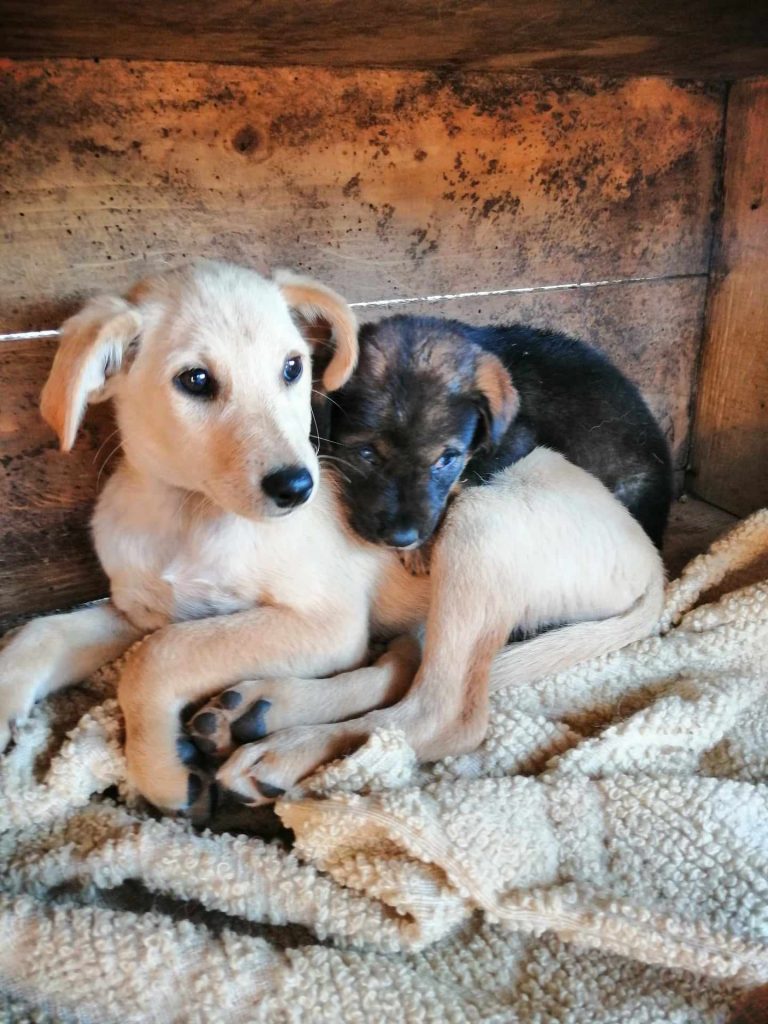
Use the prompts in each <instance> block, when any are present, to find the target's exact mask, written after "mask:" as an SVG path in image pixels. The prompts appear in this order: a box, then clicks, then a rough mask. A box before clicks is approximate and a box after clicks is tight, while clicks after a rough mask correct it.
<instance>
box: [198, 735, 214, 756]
mask: <svg viewBox="0 0 768 1024" xmlns="http://www.w3.org/2000/svg"><path fill="white" fill-rule="evenodd" d="M194 743H195V747H197V749H198V750H200V751H202V753H203V754H215V753H216V752H217V751H218V749H219V748H218V747H217V746H216V742H215V741H214V740H209V739H207V737H205V736H196V737H195V741H194Z"/></svg>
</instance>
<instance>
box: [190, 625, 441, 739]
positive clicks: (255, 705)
mask: <svg viewBox="0 0 768 1024" xmlns="http://www.w3.org/2000/svg"><path fill="white" fill-rule="evenodd" d="M420 660H421V648H420V647H419V644H418V642H417V641H416V640H415V639H414V638H412V637H410V636H401V637H398V638H397V639H396V640H394V641H393V642H392V643H391V644H390V646H389V648H388V650H387V651H386V653H384V654H383V655H382V656H381V657H380V658H379V659H378V660H377V661H376V662H375V663H374V664H372V665H368V666H367V667H365V668H358V669H354V670H353V671H352V672H343V673H341V675H337V676H332V677H331V678H330V679H297V678H295V677H294V678H290V679H249V680H246V681H244V682H242V683H237V685H236V686H233V687H231V688H230V689H228V690H225V691H224V692H223V693H220V694H218V696H216V697H214V698H213V700H211V701H209V702H208V703H207V704H205V705H204V706H203V707H202V708H201V709H200V711H198V712H197V714H196V715H195V716H194V718H192V720H191V721H190V722H189V725H188V726H187V732H188V733H189V734H190V735H191V736H192V738H193V739H194V741H195V743H196V745H197V747H198V749H199V750H202V751H204V752H205V753H206V754H209V755H211V756H214V757H223V756H225V755H227V754H229V753H231V751H232V750H234V748H235V747H237V746H239V745H240V744H242V743H251V742H252V741H253V740H260V739H263V738H264V737H265V736H267V735H269V734H270V733H273V732H278V731H279V730H280V729H288V728H291V727H292V726H296V725H320V724H322V723H325V722H342V721H344V719H346V718H352V717H353V716H355V715H362V714H365V713H366V712H367V711H372V710H374V709H375V708H382V707H386V706H387V705H390V704H393V703H394V702H395V701H397V700H400V699H401V698H402V697H403V696H404V695H405V693H406V692H407V690H408V687H409V686H410V684H411V683H412V681H413V677H414V675H415V674H416V670H417V669H418V667H419V661H420Z"/></svg>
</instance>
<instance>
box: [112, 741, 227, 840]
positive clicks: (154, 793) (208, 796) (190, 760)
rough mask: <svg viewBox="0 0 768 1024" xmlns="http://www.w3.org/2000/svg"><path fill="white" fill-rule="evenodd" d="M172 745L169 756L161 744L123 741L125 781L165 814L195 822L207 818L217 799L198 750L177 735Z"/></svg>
mask: <svg viewBox="0 0 768 1024" xmlns="http://www.w3.org/2000/svg"><path fill="white" fill-rule="evenodd" d="M175 748H176V749H175V756H172V755H171V754H169V753H166V752H165V751H164V750H163V749H160V748H156V749H150V748H148V747H146V746H145V745H144V744H139V743H135V742H134V743H131V742H128V743H126V748H125V756H126V767H127V779H128V783H129V785H131V786H133V787H134V788H135V789H136V790H138V792H139V793H140V794H141V796H142V797H144V799H145V800H147V801H148V802H149V803H151V804H152V805H153V806H154V807H156V808H157V809H158V810H160V811H163V812H165V813H166V814H168V813H170V814H184V815H186V816H189V817H191V818H192V820H193V821H196V822H203V821H207V820H208V818H210V817H211V815H212V814H213V812H214V811H215V809H216V804H217V801H218V790H217V787H216V784H215V782H214V781H213V779H212V778H211V775H210V773H209V772H208V770H207V767H206V764H205V761H204V758H203V757H202V755H201V753H200V751H199V750H198V749H197V748H196V747H195V745H194V744H193V743H192V741H191V740H190V739H189V738H188V737H186V736H180V737H179V738H178V739H177V741H176V744H175Z"/></svg>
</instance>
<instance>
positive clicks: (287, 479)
mask: <svg viewBox="0 0 768 1024" xmlns="http://www.w3.org/2000/svg"><path fill="white" fill-rule="evenodd" d="M261 486H262V487H263V488H264V493H265V494H268V495H269V497H270V498H272V500H273V501H274V503H275V504H276V505H277V507H278V508H295V506H296V505H303V504H304V502H305V501H306V500H307V498H308V497H309V496H310V494H311V493H312V488H313V487H314V486H315V485H314V482H313V480H312V474H311V473H310V472H309V470H308V469H304V467H303V466H283V468H282V469H276V470H275V472H274V473H268V474H267V476H265V477H264V479H263V480H262V481H261Z"/></svg>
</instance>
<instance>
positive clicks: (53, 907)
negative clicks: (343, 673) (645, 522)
mask: <svg viewBox="0 0 768 1024" xmlns="http://www.w3.org/2000/svg"><path fill="white" fill-rule="evenodd" d="M766 551H768V512H765V511H764V512H761V513H758V514H757V515H755V516H753V517H752V518H751V519H749V520H747V521H745V522H744V523H742V524H741V525H739V526H738V527H737V528H736V529H735V531H733V532H732V533H731V534H730V535H728V536H727V537H725V538H724V539H723V540H721V541H719V542H718V543H717V544H716V545H714V546H713V548H712V549H711V551H710V552H709V553H708V554H707V555H705V556H700V557H699V558H698V559H696V560H695V561H694V562H692V563H691V565H690V566H689V567H688V568H687V570H686V571H685V573H684V574H683V576H682V577H681V579H680V580H678V581H676V582H675V583H673V584H671V585H670V587H669V591H668V598H667V607H666V611H665V615H664V619H663V621H662V623H661V628H660V635H659V636H658V637H654V638H652V639H649V640H646V641H644V642H642V643H639V644H636V645H634V646H633V647H631V648H628V649H626V650H624V651H622V652H619V653H618V654H614V655H611V656H608V657H605V658H601V659H597V660H595V661H592V662H589V663H585V664H583V665H581V666H579V667H578V668H577V669H575V670H574V671H570V672H568V673H563V674H561V675H559V676H557V677H553V678H550V679H547V680H545V681H543V682H541V683H537V684H535V685H529V686H526V687H522V688H519V689H514V690H511V691H506V692H497V693H495V695H494V698H493V712H492V723H491V729H490V733H489V735H488V738H487V740H486V742H485V743H484V745H483V747H482V748H481V749H480V750H479V751H477V752H476V753H475V754H472V755H469V756H465V757H460V758H456V759H452V760H450V761H445V762H443V763H441V764H438V765H436V766H432V767H429V768H419V767H418V766H417V765H416V764H415V762H414V758H413V756H412V754H411V752H410V751H409V749H408V748H407V747H406V745H405V743H404V741H403V739H402V737H401V736H399V735H397V734H387V733H384V734H380V735H376V736H374V737H373V738H372V739H371V741H370V742H369V743H368V744H367V746H366V747H365V748H363V749H362V750H361V751H360V752H359V753H358V754H356V755H355V756H354V757H352V758H350V759H349V760H347V761H345V762H340V763H338V764H336V765H333V766H331V767H329V768H327V769H326V770H324V771H323V772H321V773H318V774H317V775H316V776H315V777H314V778H312V779H311V780H310V781H309V782H308V783H307V784H306V786H305V790H304V792H303V793H296V794H290V795H289V796H290V799H289V798H285V799H284V800H282V801H281V803H280V804H279V805H278V810H279V814H280V816H281V817H282V819H283V821H284V822H285V824H286V825H288V826H289V827H290V828H291V829H293V830H294V832H295V834H296V841H295V845H294V847H293V849H292V850H291V849H289V848H288V847H287V846H286V845H284V844H283V843H281V842H279V841H272V842H266V841H264V840H262V839H259V838H255V837H252V836H251V837H249V836H247V835H244V834H242V833H241V834H227V833H215V832H212V831H204V832H196V831H195V830H194V829H193V828H192V827H191V826H190V825H188V824H187V823H185V822H183V821H172V820H168V819H165V820H158V819H157V818H156V817H154V816H152V815H150V814H148V813H146V812H145V811H142V810H140V809H138V808H132V806H131V800H130V794H129V793H126V792H125V787H124V785H123V783H122V774H123V762H122V756H121V752H120V743H119V740H120V727H121V726H120V718H119V714H118V709H117V706H116V703H115V700H114V698H113V692H114V691H113V680H114V678H115V669H114V668H113V669H111V670H106V671H104V672H102V673H101V674H100V675H99V677H98V678H96V679H95V680H92V681H91V682H90V683H88V684H86V685H84V686H82V687H80V688H78V689H76V690H73V691H69V693H66V694H62V695H60V696H58V697H56V698H54V699H53V700H50V701H49V702H48V703H47V704H45V705H43V706H41V707H39V708H38V709H37V710H36V711H35V713H34V716H33V718H32V720H31V721H30V722H29V723H28V724H27V725H26V726H25V727H24V729H23V731H22V734H21V735H20V737H19V741H18V743H17V744H16V746H15V747H14V748H13V749H12V750H11V752H10V753H9V754H8V755H7V756H6V757H5V759H4V761H3V762H2V768H1V771H2V777H1V778H0V872H1V874H0V984H1V985H2V988H3V991H4V993H5V995H4V1001H2V1000H0V1008H1V1009H2V1010H3V1012H4V1014H5V1016H4V1017H3V1018H2V1019H4V1020H7V1021H14V1022H20V1021H32V1020H34V1021H41V1022H42V1021H59V1022H67V1021H89V1022H97V1024H102V1022H103V1024H111V1022H120V1024H127V1022H133V1021H141V1022H144V1021H157V1022H162V1024H167V1022H201V1024H203V1022H205V1024H216V1022H229V1021H233V1022H234V1021H237V1022H238V1024H243V1022H250V1021H263V1022H269V1024H273V1022H274V1024H279V1022H283V1021H285V1022H288V1021H297V1022H299V1021H300V1022H311V1024H321V1022H326V1021H327V1022H329V1024H330V1022H333V1024H338V1022H373V1024H376V1022H379V1021H387V1022H389V1021H392V1022H400V1021H408V1022H411V1021H413V1022H416V1021H418V1022H422V1021H424V1022H426V1021H433V1022H435V1024H437V1022H440V1024H442V1022H464V1021H484V1022H489V1024H490V1022H515V1021H521V1022H542V1024H543V1022H569V1024H571V1022H572V1024H590V1022H598V1024H608V1022H616V1024H618V1022H626V1024H646V1022H647V1024H657V1022H658V1024H662V1022H663V1024H689V1022H690V1024H693V1022H696V1024H698V1022H707V1024H709V1022H720V1021H725V1020H726V1019H727V1018H728V1016H729V1013H730V1011H731V1009H732V1007H733V1006H734V1005H735V1004H736V1002H738V1000H739V999H740V998H741V996H742V995H743V993H744V991H745V990H746V989H749V988H750V987H752V986H756V985H758V984H759V983H761V982H764V981H766V980H768V786H767V785H766V780H767V779H768V699H767V696H768V694H767V690H768V581H766V582H763V583H759V584H756V585H753V586H750V587H747V588H742V589H741V590H738V591H735V592H733V593H730V594H729V595H727V596H726V597H724V598H722V599H721V600H720V601H719V602H717V603H710V604H708V605H702V606H700V607H698V608H697V609H696V610H694V611H689V610H688V609H690V608H692V607H693V606H694V605H695V603H696V602H697V600H698V598H699V595H700V594H701V593H703V592H704V591H705V590H706V589H707V588H708V587H710V586H712V585H713V584H716V583H717V582H718V581H719V580H720V579H721V578H723V577H724V576H725V575H726V574H727V573H728V572H729V571H730V570H732V569H734V568H738V566H740V565H743V564H746V563H748V562H749V561H750V560H751V559H752V558H753V557H754V556H755V555H756V554H758V553H763V554H764V553H765V552H766Z"/></svg>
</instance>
